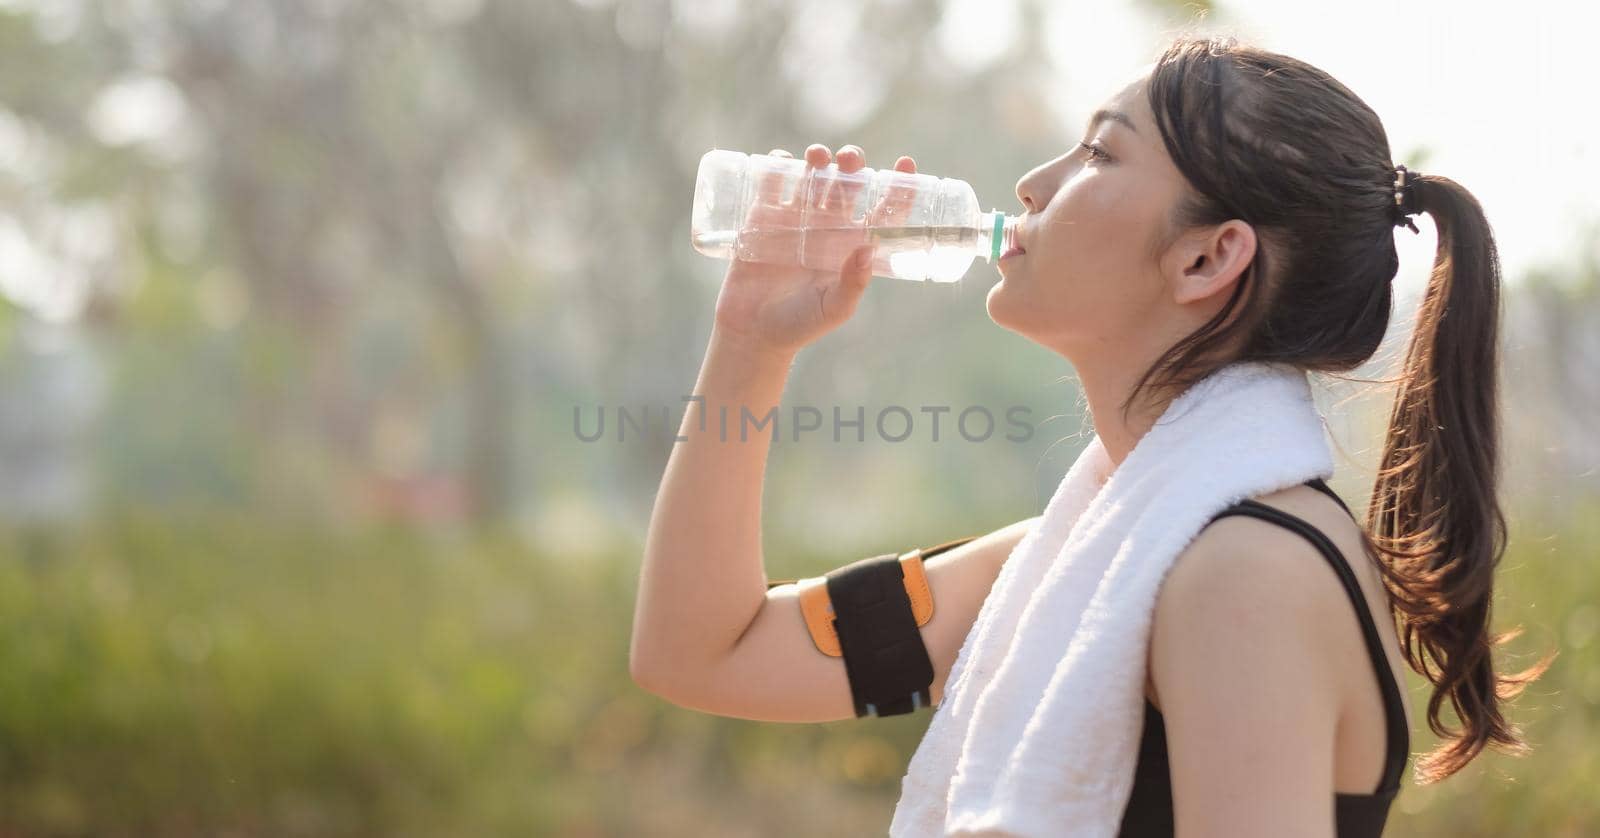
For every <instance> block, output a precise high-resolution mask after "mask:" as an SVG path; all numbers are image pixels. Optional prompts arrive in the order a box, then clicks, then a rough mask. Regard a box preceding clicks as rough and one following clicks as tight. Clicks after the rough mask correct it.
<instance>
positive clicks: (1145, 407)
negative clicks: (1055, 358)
mask: <svg viewBox="0 0 1600 838" xmlns="http://www.w3.org/2000/svg"><path fill="white" fill-rule="evenodd" d="M1144 369H1145V368H1144V367H1143V366H1137V365H1128V364H1123V365H1118V364H1105V365H1096V364H1085V365H1081V366H1079V367H1078V370H1077V371H1078V381H1079V383H1080V384H1081V385H1082V387H1083V393H1084V397H1085V398H1086V399H1087V400H1088V402H1089V414H1090V416H1092V417H1093V419H1094V432H1095V435H1096V436H1098V437H1099V438H1100V444H1101V445H1102V446H1104V448H1105V450H1106V455H1107V457H1109V458H1110V460H1111V468H1112V469H1113V470H1115V469H1116V467H1117V466H1119V465H1121V464H1122V461H1123V460H1124V459H1126V458H1127V456H1128V452H1129V451H1132V450H1133V447H1134V446H1135V445H1137V444H1138V443H1139V440H1140V438H1142V437H1143V436H1144V435H1145V434H1146V433H1147V432H1148V431H1149V430H1150V428H1151V427H1152V426H1154V425H1155V421H1156V420H1157V419H1159V418H1160V417H1161V411H1162V410H1163V409H1164V407H1165V406H1164V405H1162V406H1152V405H1150V404H1148V403H1147V400H1146V403H1142V404H1136V405H1134V406H1133V407H1132V408H1131V409H1130V410H1129V411H1128V413H1127V414H1126V415H1124V414H1123V411H1122V403H1123V401H1124V400H1125V399H1127V397H1128V394H1129V393H1132V392H1133V386H1134V384H1135V383H1137V382H1138V380H1139V376H1140V375H1142V374H1143V373H1144ZM1105 476H1109V475H1105Z"/></svg>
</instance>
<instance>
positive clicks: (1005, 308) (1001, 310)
mask: <svg viewBox="0 0 1600 838" xmlns="http://www.w3.org/2000/svg"><path fill="white" fill-rule="evenodd" d="M983 303H984V306H983V307H984V309H985V310H987V311H988V312H989V319H990V320H993V321H994V322H995V325H996V326H999V327H1001V328H1003V329H1010V330H1011V331H1013V332H1017V333H1018V334H1022V333H1023V330H1022V328H1021V327H1022V326H1023V319H1024V318H1025V317H1026V309H1027V307H1026V306H1023V305H1019V301H1018V300H1017V299H1016V291H1014V290H1011V289H1008V288H1007V287H1006V280H1005V279H1004V278H1002V279H1001V280H1000V281H999V282H996V283H995V284H994V285H992V286H990V287H989V294H988V296H986V297H985V298H984V301H983Z"/></svg>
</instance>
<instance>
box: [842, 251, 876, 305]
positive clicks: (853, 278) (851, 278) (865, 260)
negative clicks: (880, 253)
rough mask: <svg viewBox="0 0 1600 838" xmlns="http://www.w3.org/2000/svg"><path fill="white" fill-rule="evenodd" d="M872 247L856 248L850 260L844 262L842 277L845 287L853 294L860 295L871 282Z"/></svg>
mask: <svg viewBox="0 0 1600 838" xmlns="http://www.w3.org/2000/svg"><path fill="white" fill-rule="evenodd" d="M874 250H875V248H874V247H873V246H872V245H870V244H869V245H865V246H863V247H859V248H856V251H855V253H853V254H851V256H850V260H849V261H847V262H845V265H844V270H843V271H841V272H840V273H841V274H842V275H843V278H844V280H845V283H844V284H845V285H846V286H848V287H849V288H850V290H851V291H852V292H854V293H860V292H861V291H862V290H864V289H865V288H866V287H867V283H869V282H871V281H872V258H873V256H874V255H875V253H874Z"/></svg>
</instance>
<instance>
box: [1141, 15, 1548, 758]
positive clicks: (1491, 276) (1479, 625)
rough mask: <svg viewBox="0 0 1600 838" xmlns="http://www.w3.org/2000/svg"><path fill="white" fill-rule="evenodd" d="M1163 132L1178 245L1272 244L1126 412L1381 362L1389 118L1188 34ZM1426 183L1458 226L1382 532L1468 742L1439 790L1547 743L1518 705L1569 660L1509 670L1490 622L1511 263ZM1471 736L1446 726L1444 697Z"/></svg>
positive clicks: (1468, 197)
mask: <svg viewBox="0 0 1600 838" xmlns="http://www.w3.org/2000/svg"><path fill="white" fill-rule="evenodd" d="M1147 92H1148V96H1149V101H1150V107H1151V111H1152V112H1153V113H1154V114H1155V119H1156V125H1157V127H1158V128H1159V129H1160V132H1161V138H1162V141H1163V142H1164V143H1165V145H1166V149H1167V152H1168V154H1169V155H1170V156H1171V158H1172V160H1173V162H1174V163H1175V164H1176V165H1177V168H1178V170H1179V171H1180V172H1182V174H1183V176H1184V177H1185V178H1186V179H1187V180H1188V186H1189V187H1190V189H1189V190H1188V194H1187V195H1186V197H1185V198H1184V199H1183V200H1182V201H1181V202H1180V203H1179V204H1178V206H1176V207H1175V208H1174V210H1173V213H1172V215H1171V218H1170V223H1169V225H1168V227H1167V229H1166V230H1165V231H1163V235H1164V237H1166V238H1167V239H1168V240H1169V241H1170V240H1171V238H1172V237H1175V236H1176V235H1179V234H1181V233H1182V232H1184V231H1186V230H1192V229H1195V228H1202V227H1206V226H1211V225H1216V224H1221V223H1222V222H1224V221H1228V220H1229V219H1235V218H1237V219H1241V220H1243V221H1245V222H1247V223H1249V224H1250V225H1252V227H1253V228H1254V229H1255V231H1256V238H1257V242H1258V247H1257V252H1256V254H1255V257H1254V259H1253V260H1252V261H1251V262H1250V264H1249V266H1248V267H1247V268H1246V269H1245V271H1244V272H1243V273H1242V274H1241V275H1240V278H1239V280H1238V282H1236V283H1235V284H1234V287H1233V291H1232V293H1231V295H1230V296H1229V298H1228V300H1227V301H1226V303H1225V304H1224V305H1223V307H1222V309H1221V311H1219V312H1218V313H1217V315H1216V316H1215V317H1214V318H1212V319H1211V320H1210V321H1209V322H1207V323H1206V324H1205V325H1203V326H1202V327H1200V328H1199V329H1197V330H1195V331H1194V332H1193V333H1191V334H1189V335H1188V336H1186V337H1185V338H1184V339H1182V340H1180V341H1179V342H1178V343H1176V344H1175V345H1173V346H1172V347H1171V348H1170V349H1168V350H1167V351H1166V352H1165V353H1164V354H1163V355H1162V356H1161V357H1160V358H1158V359H1157V360H1156V362H1155V363H1154V364H1152V365H1151V366H1150V368H1149V369H1148V370H1146V371H1145V373H1144V375H1143V377H1141V378H1140V380H1139V382H1138V385H1137V386H1136V387H1135V388H1134V390H1133V392H1132V393H1131V394H1130V395H1129V396H1128V399H1127V401H1126V402H1124V404H1123V410H1124V412H1125V413H1126V412H1127V411H1128V410H1129V409H1130V408H1131V407H1132V406H1133V405H1134V404H1135V403H1136V402H1137V401H1138V400H1139V397H1140V396H1141V394H1146V395H1152V396H1154V397H1155V398H1156V399H1157V400H1159V399H1162V398H1171V397H1172V396H1175V395H1176V394H1178V393H1181V392H1182V391H1183V390H1184V389H1186V388H1187V387H1189V386H1190V385H1192V384H1193V383H1194V382H1196V381H1198V380H1200V379H1202V378H1204V377H1206V376H1207V375H1209V374H1211V373H1212V372H1214V371H1216V370H1217V369H1218V368H1219V367H1221V366H1223V365H1224V364H1227V363H1231V362H1235V361H1246V362H1249V361H1264V362H1278V363H1285V364H1290V365H1293V366H1294V367H1296V368H1299V369H1303V370H1307V371H1317V372H1326V373H1344V372H1349V371H1351V370H1353V369H1355V368H1356V367H1357V366H1359V365H1360V364H1362V363H1364V362H1365V361H1366V360H1367V359H1368V358H1370V357H1372V355H1373V354H1374V353H1375V352H1376V351H1377V349H1378V346H1379V344H1380V343H1381V342H1382V340H1383V336H1384V332H1385V330H1386V329H1387V327H1388V323H1389V316H1390V312H1391V308H1392V306H1393V291H1392V289H1391V285H1390V281H1391V280H1392V279H1393V278H1394V275H1395V272H1396V271H1397V269H1398V268H1399V260H1398V257H1397V256H1396V253H1395V243H1394V223H1395V216H1394V215H1393V213H1394V208H1393V205H1394V186H1393V181H1394V169H1395V162H1396V161H1392V160H1390V157H1389V154H1390V152H1389V141H1388V137H1387V135H1386V134H1385V132H1384V129H1383V125H1382V123H1381V122H1380V121H1379V119H1378V116H1377V114H1376V113H1374V112H1373V111H1372V109H1371V108H1369V107H1367V105H1366V104H1365V103H1364V102H1362V101H1361V100H1360V99H1359V98H1358V97H1357V96H1356V95H1355V94H1354V93H1352V92H1350V90H1349V89H1348V88H1346V87H1345V86H1344V85H1342V84H1340V83H1339V82H1338V81H1336V80H1335V79H1333V78H1332V77H1331V76H1329V75H1328V74H1327V73H1325V72H1323V71H1321V70H1318V69H1316V68H1315V67H1312V66H1310V65H1308V64H1306V63H1304V62H1302V61H1298V60H1296V59H1293V58H1290V57H1288V56H1284V55H1279V54H1276V53H1272V52H1267V51H1265V50H1261V49H1258V48H1255V47H1251V46H1247V45H1241V44H1240V43H1238V41H1237V40H1236V39H1234V38H1231V37H1210V38H1207V37H1198V36H1183V37H1180V38H1178V39H1177V40H1176V41H1174V42H1173V43H1172V45H1171V46H1170V47H1169V48H1168V49H1167V50H1166V51H1165V52H1164V53H1163V54H1162V55H1161V57H1160V58H1159V59H1158V60H1157V61H1156V62H1155V65H1154V66H1153V68H1152V70H1151V73H1150V77H1149V84H1148V90H1147ZM1416 189H1417V190H1418V196H1419V198H1420V203H1421V205H1422V208H1423V209H1424V211H1426V212H1427V213H1428V215H1429V216H1431V217H1432V218H1433V222H1434V225H1435V227H1436V228H1437V230H1438V242H1439V244H1438V252H1437V254H1436V255H1435V258H1434V265H1433V273H1432V275H1431V277H1430V278H1429V281H1428V287H1427V291H1426V293H1425V295H1424V297H1423V300H1422V304H1421V309H1420V311H1419V312H1418V314H1417V318H1416V326H1415V330H1414V331H1413V332H1412V335H1411V339H1410V346H1409V348H1408V349H1407V352H1406V356H1405V362H1404V366H1403V368H1402V372H1401V375H1400V377H1399V379H1398V382H1397V383H1398V392H1397V396H1396V399H1395V404H1394V408H1393V412H1392V414H1391V416H1390V419H1389V428H1388V436H1387V438H1386V439H1385V441H1384V450H1383V457H1382V460H1381V462H1380V464H1379V472H1378V478H1377V483H1376V486H1375V487H1374V490H1373V494H1372V499H1371V503H1370V506H1369V508H1368V512H1367V521H1366V526H1365V527H1364V532H1363V538H1364V539H1365V540H1366V543H1367V547H1368V549H1369V550H1370V551H1372V553H1373V555H1375V556H1377V557H1379V562H1378V564H1379V566H1380V567H1381V568H1382V571H1383V576H1384V585H1385V588H1386V589H1387V590H1388V593H1389V601H1390V608H1391V616H1392V617H1395V618H1397V619H1398V620H1399V624H1400V626H1401V629H1402V631H1403V637H1404V639H1405V643H1404V645H1405V652H1406V657H1407V660H1408V662H1409V664H1410V666H1411V667H1412V668H1413V669H1414V670H1416V671H1417V672H1419V673H1421V674H1422V675H1423V676H1425V677H1426V678H1427V679H1428V680H1429V681H1430V682H1431V683H1432V684H1433V685H1434V692H1433V695H1432V697H1431V698H1430V699H1429V701H1428V726H1429V728H1430V729H1432V730H1433V732H1434V733H1435V734H1437V735H1439V736H1440V737H1445V738H1446V739H1447V740H1448V741H1446V742H1444V743H1442V744H1441V745H1440V746H1439V747H1438V748H1437V749H1436V750H1434V751H1433V752H1431V753H1429V754H1427V755H1425V756H1424V757H1422V758H1421V759H1420V760H1419V761H1418V763H1417V767H1416V777H1417V779H1418V781H1419V782H1422V783H1432V782H1435V781H1438V780H1441V779H1444V778H1445V777H1448V776H1450V775H1451V774H1454V773H1455V772H1456V771H1459V770H1460V769H1461V768H1462V767H1464V766H1465V765H1466V764H1467V763H1468V762H1470V761H1471V760H1472V759H1473V757H1475V756H1477V755H1478V753H1479V752H1480V751H1482V750H1483V748H1484V746H1485V745H1490V744H1492V745H1494V746H1496V747H1497V749H1499V750H1502V751H1505V752H1507V753H1516V754H1521V753H1526V751H1527V750H1528V747H1527V745H1526V743H1525V742H1524V741H1523V739H1522V737H1521V732H1520V730H1519V729H1518V727H1517V726H1516V725H1513V724H1511V723H1509V722H1508V721H1507V720H1506V719H1505V717H1504V716H1503V715H1502V714H1501V710H1500V701H1501V700H1502V699H1508V698H1510V697H1512V696H1514V695H1516V694H1517V693H1518V692H1520V691H1521V689H1522V688H1523V687H1524V686H1525V685H1526V684H1528V683H1529V682H1531V681H1532V680H1534V679H1535V678H1537V677H1539V675H1540V674H1542V673H1543V672H1544V670H1545V669H1546V668H1547V667H1548V666H1549V664H1550V660H1551V658H1553V655H1551V656H1550V657H1547V658H1546V659H1545V660H1543V661H1541V662H1539V663H1538V664H1536V665H1534V666H1532V667H1530V668H1529V669H1527V670H1525V671H1523V672H1521V673H1517V674H1515V675H1505V674H1497V673H1496V672H1495V670H1494V664H1493V660H1492V656H1491V651H1492V649H1493V647H1495V646H1497V645H1500V644H1501V643H1504V642H1505V641H1506V640H1509V639H1510V638H1512V637H1514V636H1516V634H1517V632H1515V631H1513V632H1508V633H1506V634H1500V635H1495V634H1491V633H1490V631H1489V622H1490V621H1489V616H1490V601H1491V599H1492V593H1493V582H1494V571H1495V568H1496V566H1497V565H1498V564H1499V561H1500V557H1501V554H1502V553H1503V552H1504V550H1505V546H1506V539H1507V534H1506V522H1505V518H1504V515H1503V514H1502V512H1501V509H1500V504H1499V500H1498V496H1497V483H1498V478H1499V450H1498V446H1499V419H1498V415H1497V411H1498V403H1497V393H1498V389H1497V388H1498V383H1497V375H1496V365H1497V356H1498V349H1497V342H1498V340H1499V334H1498V333H1499V320H1500V265H1499V256H1498V254H1497V253H1496V250H1495V243H1494V236H1493V233H1492V231H1491V230H1490V228H1489V223H1488V221H1487V219H1485V217H1484V214H1483V209H1482V207H1480V206H1479V204H1478V201H1477V199H1475V198H1474V197H1473V196H1472V194H1471V193H1469V192H1468V191H1467V190H1466V189H1465V188H1463V187H1462V186H1461V185H1460V184H1458V183H1456V182H1455V181H1453V180H1450V179H1449V178H1445V177H1439V176H1437V175H1432V174H1427V175H1424V176H1423V177H1422V178H1421V180H1420V181H1419V182H1418V184H1417V186H1416ZM1446 701H1448V702H1449V703H1450V706H1451V709H1452V710H1453V711H1454V712H1455V715H1456V717H1457V719H1459V720H1460V727H1459V728H1451V727H1447V726H1446V725H1445V724H1444V723H1443V722H1442V721H1441V719H1440V710H1441V708H1442V705H1443V704H1444V702H1446Z"/></svg>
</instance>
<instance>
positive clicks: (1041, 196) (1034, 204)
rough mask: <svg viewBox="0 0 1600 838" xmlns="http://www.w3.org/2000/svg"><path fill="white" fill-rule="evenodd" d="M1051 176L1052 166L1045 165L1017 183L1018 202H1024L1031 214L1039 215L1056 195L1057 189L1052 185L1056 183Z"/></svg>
mask: <svg viewBox="0 0 1600 838" xmlns="http://www.w3.org/2000/svg"><path fill="white" fill-rule="evenodd" d="M1049 175H1050V164H1049V163H1045V164H1044V165H1042V166H1039V167H1037V168H1035V169H1034V170H1033V171H1031V172H1028V173H1027V174H1025V175H1023V176H1022V179H1021V180H1019V181H1017V200H1019V201H1021V202H1022V205H1023V206H1024V207H1026V208H1027V210H1028V212H1029V213H1032V214H1037V213H1038V212H1039V210H1040V209H1042V208H1043V207H1045V206H1046V205H1047V204H1049V203H1050V198H1051V196H1052V195H1053V194H1055V187H1054V186H1053V185H1052V184H1053V182H1054V181H1053V180H1052V179H1051V178H1050V176H1049Z"/></svg>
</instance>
